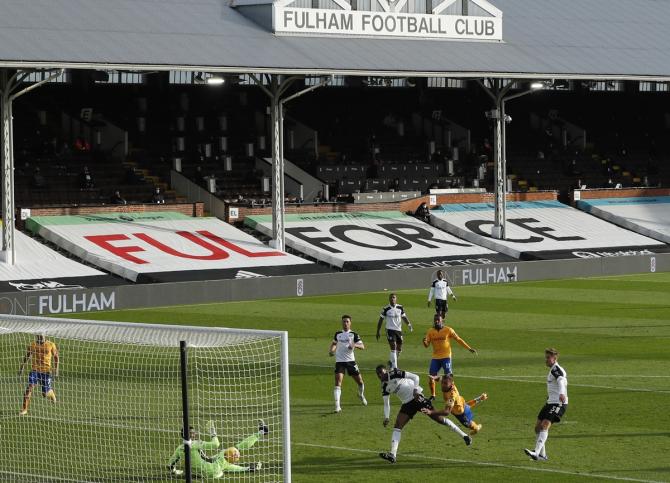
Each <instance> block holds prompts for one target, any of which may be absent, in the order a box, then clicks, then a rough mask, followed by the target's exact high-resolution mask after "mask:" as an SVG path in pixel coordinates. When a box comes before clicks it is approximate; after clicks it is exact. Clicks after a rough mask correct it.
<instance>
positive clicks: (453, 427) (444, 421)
mask: <svg viewBox="0 0 670 483" xmlns="http://www.w3.org/2000/svg"><path fill="white" fill-rule="evenodd" d="M442 424H444V425H445V426H447V427H449V429H451V430H452V431H453V432H454V433H456V434H458V435H460V437H461V438H462V437H464V436H465V433H464V432H463V431H462V430H461V428H459V427H458V426H456V425H455V424H454V423H452V422H451V420H450V419H448V418H446V417H445V418H442Z"/></svg>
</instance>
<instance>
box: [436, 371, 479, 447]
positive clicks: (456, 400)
mask: <svg viewBox="0 0 670 483" xmlns="http://www.w3.org/2000/svg"><path fill="white" fill-rule="evenodd" d="M435 379H438V377H437V376H435ZM440 386H441V389H442V395H443V396H444V404H445V406H444V409H443V410H442V411H436V412H435V414H437V415H439V416H447V415H448V414H452V415H453V416H454V417H455V418H456V419H458V420H459V421H460V423H461V424H462V425H463V426H465V427H466V428H468V429H470V434H471V435H475V434H477V433H478V432H479V431H481V429H482V425H481V424H477V422H476V421H475V420H474V419H472V408H474V407H475V406H476V405H477V404H479V403H480V402H482V401H486V400H487V399H488V398H489V397H488V395H487V394H486V393H482V394H480V395H479V396H477V397H476V398H474V399H472V400H470V401H468V402H467V403H466V402H465V399H464V398H463V396H461V395H460V393H459V392H458V389H457V388H456V384H454V375H453V374H445V375H444V376H442V382H441V384H440Z"/></svg>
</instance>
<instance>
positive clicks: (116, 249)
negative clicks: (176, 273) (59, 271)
mask: <svg viewBox="0 0 670 483" xmlns="http://www.w3.org/2000/svg"><path fill="white" fill-rule="evenodd" d="M196 233H197V234H198V235H200V236H197V235H196ZM176 234H177V235H179V236H181V237H184V238H186V239H187V240H189V241H191V242H193V243H194V244H196V245H198V246H200V247H202V248H204V249H206V250H208V251H209V254H207V255H191V254H189V253H182V252H179V251H177V250H175V249H174V248H171V247H169V246H167V245H165V244H164V243H161V242H159V241H158V240H156V239H154V238H152V237H151V236H149V235H147V234H146V233H133V236H134V237H136V238H139V239H140V240H142V241H143V242H145V243H147V244H149V245H151V246H153V247H154V248H158V249H159V250H160V251H162V252H164V253H167V254H169V255H172V256H173V257H180V258H190V259H192V260H225V259H226V258H228V257H229V256H230V254H229V253H228V252H227V251H225V250H223V249H222V248H221V247H219V246H217V245H214V244H212V243H209V242H207V241H206V240H203V238H201V237H204V238H208V239H209V240H211V241H213V242H215V243H217V244H218V245H221V246H222V247H225V248H227V249H228V250H230V251H232V252H235V253H239V254H240V255H244V256H245V257H249V258H256V257H282V256H284V255H285V253H282V252H277V251H267V252H250V251H248V250H245V249H244V248H242V247H239V246H237V245H235V244H234V243H231V242H229V241H226V240H224V239H223V238H221V237H218V236H216V235H214V234H212V233H210V232H209V231H207V230H198V231H197V232H195V233H192V232H190V231H178V232H176ZM84 238H86V239H87V240H89V241H90V242H92V243H95V244H96V245H98V246H99V247H100V248H103V249H105V250H107V251H108V252H111V253H113V254H114V255H116V256H117V257H120V258H123V259H125V260H128V261H130V262H133V263H137V264H144V263H149V262H148V261H146V260H142V259H141V258H138V257H136V256H133V255H131V253H133V252H144V251H146V250H145V249H144V248H142V247H141V246H137V245H126V246H116V245H112V243H111V242H114V241H119V240H130V237H129V236H128V235H123V234H118V235H88V236H85V237H84Z"/></svg>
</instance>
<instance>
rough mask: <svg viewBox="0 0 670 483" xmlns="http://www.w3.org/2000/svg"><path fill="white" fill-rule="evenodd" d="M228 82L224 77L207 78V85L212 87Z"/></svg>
mask: <svg viewBox="0 0 670 483" xmlns="http://www.w3.org/2000/svg"><path fill="white" fill-rule="evenodd" d="M225 82H226V80H225V79H224V78H223V77H219V76H211V77H208V78H207V85H210V86H220V85H222V84H224V83H225Z"/></svg>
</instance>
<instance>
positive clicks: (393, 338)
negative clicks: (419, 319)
mask: <svg viewBox="0 0 670 483" xmlns="http://www.w3.org/2000/svg"><path fill="white" fill-rule="evenodd" d="M386 340H388V341H389V344H390V343H391V342H395V343H396V344H402V332H401V331H399V330H393V329H386Z"/></svg>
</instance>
